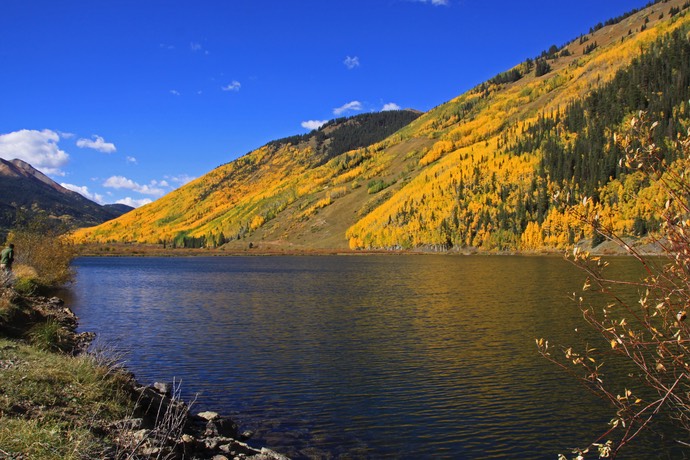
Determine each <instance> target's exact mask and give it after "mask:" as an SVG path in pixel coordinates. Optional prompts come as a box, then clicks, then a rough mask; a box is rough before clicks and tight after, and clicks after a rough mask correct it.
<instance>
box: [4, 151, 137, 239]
mask: <svg viewBox="0 0 690 460" xmlns="http://www.w3.org/2000/svg"><path fill="white" fill-rule="evenodd" d="M131 209H132V208H129V207H124V206H115V207H105V206H101V205H100V204H98V203H95V202H93V201H91V200H89V199H87V198H85V197H83V196H82V195H80V194H79V193H77V192H73V191H71V190H68V189H66V188H65V187H63V186H62V185H60V184H58V183H57V182H55V181H54V180H52V179H51V178H50V177H48V176H46V175H45V174H43V173H42V172H41V171H39V170H38V169H36V168H34V167H33V166H31V165H30V164H29V163H27V162H25V161H23V160H20V159H14V160H4V159H2V158H0V233H2V230H3V229H5V230H7V229H9V228H11V227H12V226H13V225H14V220H15V219H16V214H17V212H18V211H20V210H23V211H28V212H36V211H42V212H46V213H47V214H48V215H49V216H51V217H52V218H55V219H58V220H60V221H62V222H63V223H66V224H68V225H73V226H79V225H84V224H88V225H94V224H98V223H102V222H105V221H107V220H110V219H113V218H115V217H118V216H120V215H122V214H124V213H125V212H127V211H129V210H131Z"/></svg>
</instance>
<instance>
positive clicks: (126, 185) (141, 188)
mask: <svg viewBox="0 0 690 460" xmlns="http://www.w3.org/2000/svg"><path fill="white" fill-rule="evenodd" d="M103 186H104V187H108V188H115V189H121V188H123V189H127V190H132V191H135V192H138V193H141V194H143V195H152V196H163V195H164V194H165V190H163V189H162V188H160V187H159V184H158V183H157V182H156V181H152V182H151V184H150V185H141V184H137V183H136V182H134V181H133V180H132V179H127V178H126V177H123V176H110V177H109V178H107V179H106V180H105V182H103Z"/></svg>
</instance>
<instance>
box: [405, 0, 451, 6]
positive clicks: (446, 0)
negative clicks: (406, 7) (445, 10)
mask: <svg viewBox="0 0 690 460" xmlns="http://www.w3.org/2000/svg"><path fill="white" fill-rule="evenodd" d="M413 1H416V2H419V3H431V4H432V5H434V6H448V5H450V0H413Z"/></svg>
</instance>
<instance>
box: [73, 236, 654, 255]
mask: <svg viewBox="0 0 690 460" xmlns="http://www.w3.org/2000/svg"><path fill="white" fill-rule="evenodd" d="M624 241H625V243H626V244H628V245H629V246H630V248H632V249H633V250H634V251H637V252H638V253H639V254H640V255H642V256H658V255H663V254H664V253H665V252H664V251H663V249H662V248H661V246H660V242H658V241H654V240H639V239H633V238H626V239H624ZM75 247H76V256H77V257H280V256H294V257H309V256H370V255H379V256H380V255H386V256H405V255H414V256H427V255H438V256H537V257H541V256H563V255H565V254H567V253H570V252H571V251H572V248H573V247H577V248H580V249H582V250H584V251H587V252H589V253H590V254H591V255H594V256H632V254H631V253H630V252H629V251H627V250H626V249H625V248H624V247H623V246H622V245H621V244H620V243H617V242H614V241H605V242H603V243H601V244H600V245H598V246H596V247H594V248H593V247H592V246H591V242H590V241H589V240H583V241H580V242H578V243H576V244H575V245H572V246H571V248H570V249H567V250H566V249H557V248H542V249H539V250H529V251H527V250H489V251H487V250H482V249H480V248H475V247H466V248H451V249H436V248H417V249H390V250H387V249H347V248H294V247H293V248H284V247H279V246H274V245H271V244H266V245H265V246H262V245H256V246H252V247H245V248H239V247H229V248H226V247H220V248H174V249H171V248H165V247H163V246H162V245H159V244H146V243H82V244H77V245H75Z"/></svg>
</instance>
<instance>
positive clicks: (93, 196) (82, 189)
mask: <svg viewBox="0 0 690 460" xmlns="http://www.w3.org/2000/svg"><path fill="white" fill-rule="evenodd" d="M60 185H62V186H63V187H65V188H66V189H67V190H72V191H73V192H77V193H78V194H80V195H81V196H83V197H86V198H88V199H89V200H91V201H95V202H96V203H99V204H103V203H104V201H103V195H99V194H98V193H95V192H94V193H91V192H89V188H88V187H86V186H79V185H74V184H65V183H64V182H63V183H62V184H60Z"/></svg>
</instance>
